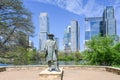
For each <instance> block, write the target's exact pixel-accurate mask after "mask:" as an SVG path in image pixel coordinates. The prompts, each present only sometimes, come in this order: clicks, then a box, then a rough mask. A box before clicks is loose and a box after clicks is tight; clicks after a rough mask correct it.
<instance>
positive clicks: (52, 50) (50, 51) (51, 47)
mask: <svg viewBox="0 0 120 80" xmlns="http://www.w3.org/2000/svg"><path fill="white" fill-rule="evenodd" d="M53 37H54V35H53V34H48V38H49V39H48V40H47V41H46V43H45V52H46V61H47V63H48V67H49V69H48V71H50V72H51V71H60V70H59V65H58V62H57V59H58V54H57V52H58V48H57V44H56V41H55V40H54V39H53ZM52 64H54V67H52Z"/></svg>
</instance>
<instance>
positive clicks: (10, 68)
mask: <svg viewBox="0 0 120 80" xmlns="http://www.w3.org/2000/svg"><path fill="white" fill-rule="evenodd" d="M45 68H47V66H46V65H23V66H21V65H20V66H7V67H6V70H7V71H13V70H14V71H15V70H17V71H18V70H44V69H45Z"/></svg>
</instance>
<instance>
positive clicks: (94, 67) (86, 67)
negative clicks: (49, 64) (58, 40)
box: [62, 65, 106, 71]
mask: <svg viewBox="0 0 120 80" xmlns="http://www.w3.org/2000/svg"><path fill="white" fill-rule="evenodd" d="M62 67H63V68H64V69H67V70H69V69H70V70H77V69H78V70H80V69H82V70H95V71H96V70H97V71H99V70H100V71H105V70H106V69H105V68H106V66H86V65H65V66H62Z"/></svg>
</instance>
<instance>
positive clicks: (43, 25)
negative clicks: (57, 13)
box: [39, 13, 49, 51]
mask: <svg viewBox="0 0 120 80" xmlns="http://www.w3.org/2000/svg"><path fill="white" fill-rule="evenodd" d="M39 19H40V35H39V45H40V46H39V49H40V51H43V50H44V47H45V41H46V40H47V39H48V36H47V35H48V34H49V19H48V14H47V13H40V16H39Z"/></svg>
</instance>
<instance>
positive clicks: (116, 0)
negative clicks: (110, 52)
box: [37, 0, 120, 34]
mask: <svg viewBox="0 0 120 80" xmlns="http://www.w3.org/2000/svg"><path fill="white" fill-rule="evenodd" d="M37 1H39V2H42V3H49V4H53V5H56V6H58V7H60V8H63V9H65V10H67V11H69V12H72V13H74V14H77V15H85V16H86V17H96V16H102V14H103V10H104V9H105V7H106V6H107V5H113V6H114V8H115V18H116V20H117V27H118V29H120V14H119V13H120V0H108V2H109V3H106V4H107V5H105V4H104V5H101V4H99V3H98V2H96V1H97V0H87V2H86V3H85V4H83V2H84V0H37ZM101 1H103V2H102V3H104V0H101ZM119 34H120V33H119Z"/></svg>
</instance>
